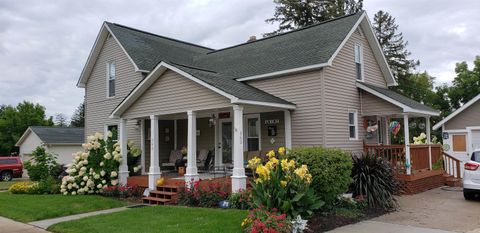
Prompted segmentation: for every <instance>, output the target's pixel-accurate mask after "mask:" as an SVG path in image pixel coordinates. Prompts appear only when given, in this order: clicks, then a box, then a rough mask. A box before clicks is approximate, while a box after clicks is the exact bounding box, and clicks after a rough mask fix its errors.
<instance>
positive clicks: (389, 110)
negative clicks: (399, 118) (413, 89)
mask: <svg viewBox="0 0 480 233" xmlns="http://www.w3.org/2000/svg"><path fill="white" fill-rule="evenodd" d="M361 98H362V99H361V102H362V109H361V112H360V113H361V114H362V115H363V116H376V115H380V116H386V115H393V114H401V113H402V112H403V109H402V108H400V107H398V106H396V105H393V104H392V103H389V102H387V101H385V100H383V99H380V98H379V97H376V96H374V95H372V94H370V93H368V92H365V91H362V97H361Z"/></svg>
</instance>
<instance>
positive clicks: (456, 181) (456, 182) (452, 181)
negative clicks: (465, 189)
mask: <svg viewBox="0 0 480 233" xmlns="http://www.w3.org/2000/svg"><path fill="white" fill-rule="evenodd" d="M445 184H446V185H448V186H449V187H462V179H460V178H455V177H453V176H449V177H447V178H445Z"/></svg>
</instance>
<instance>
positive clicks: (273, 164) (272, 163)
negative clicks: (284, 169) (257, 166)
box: [265, 157, 279, 170]
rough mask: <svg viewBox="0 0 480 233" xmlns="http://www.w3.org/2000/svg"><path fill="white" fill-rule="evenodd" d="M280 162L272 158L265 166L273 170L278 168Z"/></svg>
mask: <svg viewBox="0 0 480 233" xmlns="http://www.w3.org/2000/svg"><path fill="white" fill-rule="evenodd" d="M278 162H279V161H278V159H277V158H275V157H271V158H270V160H268V162H267V163H266V164H265V166H266V167H267V168H268V169H270V170H272V169H273V168H275V167H276V166H277V164H278Z"/></svg>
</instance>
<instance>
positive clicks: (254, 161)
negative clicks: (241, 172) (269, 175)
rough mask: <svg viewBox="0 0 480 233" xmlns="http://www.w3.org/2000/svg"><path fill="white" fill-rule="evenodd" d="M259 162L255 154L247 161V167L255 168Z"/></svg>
mask: <svg viewBox="0 0 480 233" xmlns="http://www.w3.org/2000/svg"><path fill="white" fill-rule="evenodd" d="M261 162H262V161H261V159H260V158H258V157H256V156H255V157H253V158H252V159H250V160H249V161H248V167H249V168H251V169H256V168H257V167H258V165H260V164H261Z"/></svg>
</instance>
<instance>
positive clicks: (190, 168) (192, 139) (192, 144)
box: [185, 111, 198, 187]
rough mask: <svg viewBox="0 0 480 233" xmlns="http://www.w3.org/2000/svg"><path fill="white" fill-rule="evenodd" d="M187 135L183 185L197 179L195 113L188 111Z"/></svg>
mask: <svg viewBox="0 0 480 233" xmlns="http://www.w3.org/2000/svg"><path fill="white" fill-rule="evenodd" d="M187 115H188V133H187V134H188V135H187V171H186V174H185V185H187V187H189V183H190V182H191V181H192V179H193V180H194V181H197V180H198V171H197V113H196V112H194V111H188V112H187Z"/></svg>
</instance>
